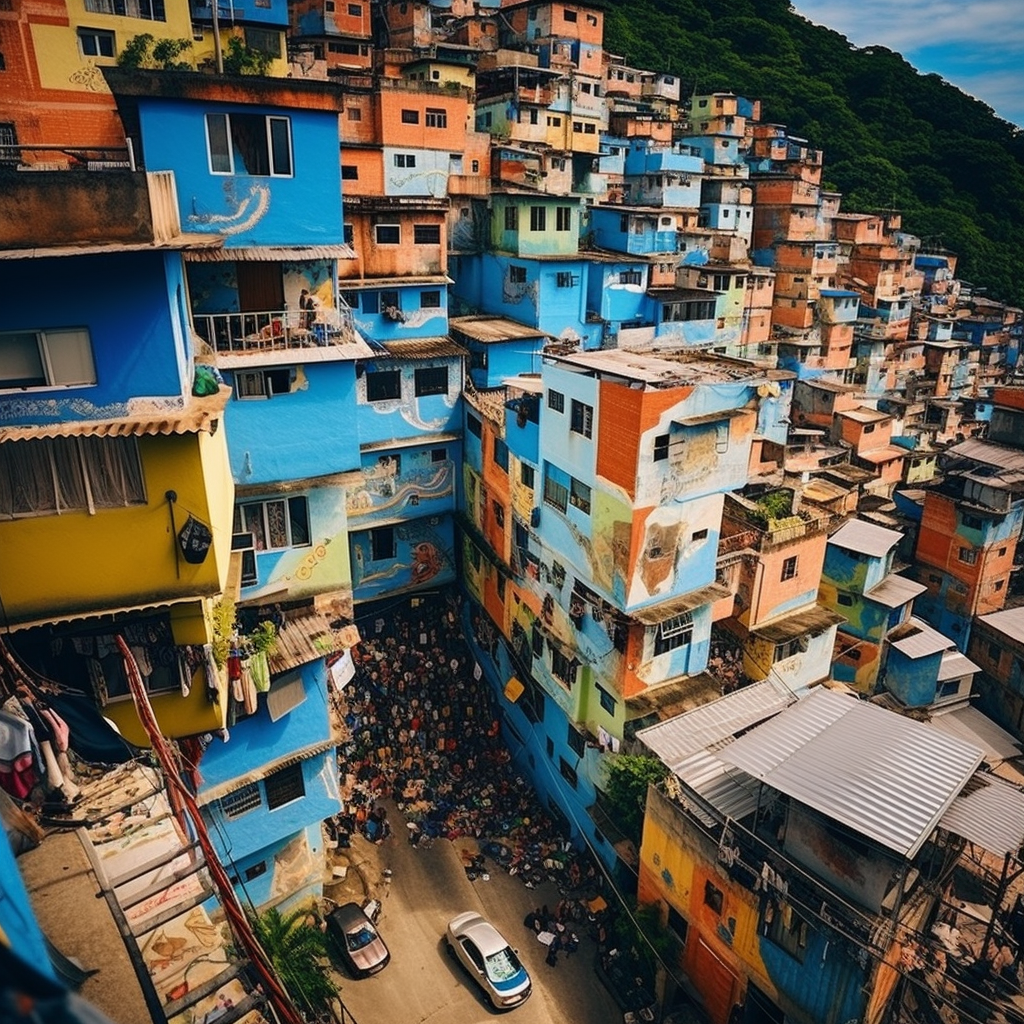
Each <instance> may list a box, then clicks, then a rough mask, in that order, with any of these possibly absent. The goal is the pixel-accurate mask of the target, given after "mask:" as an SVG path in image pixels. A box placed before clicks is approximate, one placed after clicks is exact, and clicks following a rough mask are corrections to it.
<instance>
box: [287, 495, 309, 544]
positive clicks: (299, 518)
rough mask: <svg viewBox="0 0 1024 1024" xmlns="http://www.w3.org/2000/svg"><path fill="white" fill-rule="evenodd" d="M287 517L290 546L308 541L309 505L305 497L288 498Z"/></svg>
mask: <svg viewBox="0 0 1024 1024" xmlns="http://www.w3.org/2000/svg"><path fill="white" fill-rule="evenodd" d="M288 518H289V522H290V525H291V530H292V547H293V548H295V547H302V546H303V545H305V544H308V543H309V505H308V503H307V501H306V499H305V498H289V499H288Z"/></svg>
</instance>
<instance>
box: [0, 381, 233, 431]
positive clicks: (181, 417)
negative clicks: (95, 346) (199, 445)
mask: <svg viewBox="0 0 1024 1024" xmlns="http://www.w3.org/2000/svg"><path fill="white" fill-rule="evenodd" d="M230 397H231V388H229V387H225V386H222V387H221V388H220V391H219V392H218V393H217V394H216V395H208V396H206V397H205V398H196V397H195V396H192V395H190V396H189V397H188V398H187V399H186V403H185V405H184V406H183V407H182V408H180V409H167V408H163V409H161V408H153V409H151V410H150V411H144V407H141V408H140V411H139V412H138V414H136V415H132V416H124V417H120V418H118V419H108V420H66V421H64V422H61V423H37V424H34V425H32V426H17V427H4V426H0V443H3V442H5V441H29V440H38V439H40V438H44V437H130V436H139V435H143V434H194V433H196V432H198V431H200V430H203V431H207V432H210V431H212V430H213V429H214V426H213V423H214V420H219V419H220V417H221V416H222V415H223V414H224V406H225V405H226V404H227V400H228V398H230ZM156 404H157V402H156V400H154V402H153V405H156Z"/></svg>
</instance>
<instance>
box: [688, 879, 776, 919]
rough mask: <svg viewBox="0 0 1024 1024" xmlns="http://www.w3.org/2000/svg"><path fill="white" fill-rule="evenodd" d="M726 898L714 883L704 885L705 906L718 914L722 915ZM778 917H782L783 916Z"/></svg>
mask: <svg viewBox="0 0 1024 1024" xmlns="http://www.w3.org/2000/svg"><path fill="white" fill-rule="evenodd" d="M724 902H725V898H724V896H723V895H722V890H721V889H719V888H718V886H717V885H715V884H714V883H713V882H710V881H708V882H705V883H704V906H706V907H710V908H711V909H712V910H713V911H714V912H715V913H716V914H721V913H722V907H723V905H724ZM776 916H778V917H781V916H782V915H781V914H777V915H776Z"/></svg>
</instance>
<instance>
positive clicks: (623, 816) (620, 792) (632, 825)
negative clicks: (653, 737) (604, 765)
mask: <svg viewBox="0 0 1024 1024" xmlns="http://www.w3.org/2000/svg"><path fill="white" fill-rule="evenodd" d="M667 774H668V768H666V767H665V765H664V764H662V762H661V761H659V760H658V759H657V758H654V757H643V756H641V755H637V754H620V755H619V756H618V757H616V758H615V760H614V761H612V763H611V764H610V765H609V766H608V788H607V791H606V792H607V797H608V803H609V805H610V806H609V816H610V817H611V818H612V819H613V820H614V821H616V822H617V823H618V824H619V826H620V827H621V828H622V831H623V832H624V833H625V834H626V835H627V836H628V837H629V838H630V839H632V840H633V842H634V844H635V845H636V846H637V848H639V846H640V838H641V834H642V832H643V827H644V809H645V808H646V806H647V786H648V784H649V783H652V782H653V783H658V782H660V781H661V780H662V779H663V778H664V777H665V776H666V775H667Z"/></svg>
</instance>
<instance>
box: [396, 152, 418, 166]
mask: <svg viewBox="0 0 1024 1024" xmlns="http://www.w3.org/2000/svg"><path fill="white" fill-rule="evenodd" d="M395 166H396V167H415V166H416V154H415V153H396V154H395Z"/></svg>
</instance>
